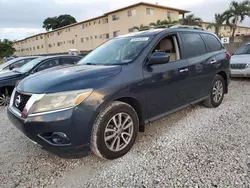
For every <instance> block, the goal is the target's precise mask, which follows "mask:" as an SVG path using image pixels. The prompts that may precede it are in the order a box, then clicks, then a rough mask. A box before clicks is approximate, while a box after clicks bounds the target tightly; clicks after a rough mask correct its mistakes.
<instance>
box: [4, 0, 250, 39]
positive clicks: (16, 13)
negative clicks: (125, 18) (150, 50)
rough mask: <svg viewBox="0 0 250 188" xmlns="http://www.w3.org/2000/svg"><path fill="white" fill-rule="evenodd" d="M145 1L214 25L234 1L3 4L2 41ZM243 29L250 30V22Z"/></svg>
mask: <svg viewBox="0 0 250 188" xmlns="http://www.w3.org/2000/svg"><path fill="white" fill-rule="evenodd" d="M141 1H143V2H148V3H153V4H155V3H158V4H159V5H164V6H169V7H174V8H179V9H185V10H190V11H191V12H192V13H193V14H195V15H196V16H197V17H200V18H202V19H203V21H207V22H210V21H213V20H214V14H215V13H221V12H223V11H224V10H226V9H227V8H228V6H229V4H230V2H231V0H121V1H118V0H91V1H90V0H0V15H1V16H0V39H4V38H7V39H11V40H20V39H23V38H26V37H28V36H31V35H34V34H37V33H40V32H45V30H44V29H43V28H42V25H43V21H44V19H45V18H47V17H53V16H58V15H60V14H70V15H72V16H73V17H75V18H76V20H77V21H78V22H80V21H84V20H86V19H89V18H93V17H96V16H100V15H103V14H104V13H105V12H108V11H112V10H114V9H118V8H122V7H124V6H128V5H131V4H135V3H138V2H141ZM236 1H238V2H240V1H241V0H236ZM242 25H244V26H250V19H247V20H246V21H245V22H244V23H243V24H242Z"/></svg>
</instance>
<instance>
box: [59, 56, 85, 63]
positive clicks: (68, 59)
mask: <svg viewBox="0 0 250 188" xmlns="http://www.w3.org/2000/svg"><path fill="white" fill-rule="evenodd" d="M80 59H81V58H80V57H77V56H76V57H61V65H74V64H76V63H77V62H78V61H79V60H80Z"/></svg>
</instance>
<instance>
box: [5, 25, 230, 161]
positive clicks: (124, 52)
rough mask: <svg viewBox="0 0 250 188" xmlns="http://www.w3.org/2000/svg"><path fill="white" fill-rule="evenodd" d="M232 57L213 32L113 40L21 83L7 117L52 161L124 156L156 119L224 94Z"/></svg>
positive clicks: (157, 32)
mask: <svg viewBox="0 0 250 188" xmlns="http://www.w3.org/2000/svg"><path fill="white" fill-rule="evenodd" d="M229 60H230V54H229V53H228V52H227V51H226V50H225V48H224V47H223V45H222V44H221V43H220V41H219V39H218V38H217V37H216V36H215V35H214V34H212V33H209V32H206V31H202V30H197V29H187V28H170V29H163V28H162V29H154V30H147V31H142V32H138V33H132V34H128V35H124V36H120V37H117V38H114V39H112V40H110V41H108V42H106V43H104V44H103V45H101V46H100V47H98V48H97V49H95V50H94V51H92V52H91V53H90V54H88V55H87V56H86V57H85V58H84V59H82V60H81V61H80V62H79V63H78V65H75V66H70V67H66V68H64V67H58V68H57V70H48V71H43V72H41V73H37V74H34V75H31V76H29V77H27V78H25V79H24V80H22V81H21V82H20V83H19V84H18V85H17V87H16V88H15V89H14V92H13V93H12V96H11V101H10V105H9V107H8V116H9V119H10V120H11V122H12V123H13V124H14V125H15V126H16V127H17V128H18V129H19V130H21V131H22V132H23V133H24V134H25V135H26V136H27V137H28V138H30V139H31V140H32V141H34V142H35V143H37V144H38V145H39V146H41V147H43V148H44V149H46V150H48V151H51V152H54V153H55V154H58V155H72V154H81V155H85V154H87V153H89V151H90V150H92V151H93V152H94V153H95V154H96V155H98V156H99V157H102V158H105V159H115V158H118V157H121V156H123V155H125V154H126V153H127V152H128V151H129V150H130V149H131V148H132V146H133V145H134V143H135V140H136V136H137V134H138V132H143V131H144V126H145V125H146V124H148V123H150V122H152V121H154V120H156V119H159V118H162V117H164V116H166V115H168V114H170V113H173V112H175V111H177V110H180V109H183V108H185V107H187V106H189V105H192V104H195V103H200V102H202V103H203V104H204V105H205V106H207V107H210V108H214V107H218V106H219V105H220V104H221V103H222V100H223V97H224V94H225V93H227V92H228V84H229Z"/></svg>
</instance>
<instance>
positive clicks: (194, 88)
mask: <svg viewBox="0 0 250 188" xmlns="http://www.w3.org/2000/svg"><path fill="white" fill-rule="evenodd" d="M180 36H181V40H182V42H183V46H182V47H183V56H184V58H186V59H187V61H188V63H189V65H190V73H191V77H190V82H189V87H190V89H191V90H190V102H191V101H195V100H199V99H202V98H204V97H206V96H207V94H208V89H209V88H210V87H211V83H212V78H213V77H214V76H215V74H216V73H215V71H214V70H213V68H212V65H211V64H212V63H213V61H214V57H213V53H210V52H209V50H208V48H207V46H206V43H205V42H204V40H203V38H202V37H201V35H200V33H198V32H181V33H180Z"/></svg>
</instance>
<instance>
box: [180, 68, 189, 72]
mask: <svg viewBox="0 0 250 188" xmlns="http://www.w3.org/2000/svg"><path fill="white" fill-rule="evenodd" d="M187 71H188V68H185V69H181V70H180V71H179V72H180V73H184V72H187Z"/></svg>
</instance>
